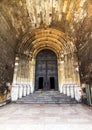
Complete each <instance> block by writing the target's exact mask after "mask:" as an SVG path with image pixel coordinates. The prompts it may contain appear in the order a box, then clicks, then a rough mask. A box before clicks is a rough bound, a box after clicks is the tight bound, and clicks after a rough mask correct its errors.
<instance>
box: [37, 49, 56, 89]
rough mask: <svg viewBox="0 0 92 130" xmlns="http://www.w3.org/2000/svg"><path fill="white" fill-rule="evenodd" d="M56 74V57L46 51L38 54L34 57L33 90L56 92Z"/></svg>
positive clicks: (51, 52) (49, 51)
mask: <svg viewBox="0 0 92 130" xmlns="http://www.w3.org/2000/svg"><path fill="white" fill-rule="evenodd" d="M57 72H58V71H57V57H56V55H55V53H54V52H53V51H51V50H47V49H46V50H42V51H41V52H39V53H38V54H37V56H36V72H35V74H36V75H35V89H36V90H39V89H42V90H50V89H52V88H53V89H54V90H57V89H58V73H57ZM40 82H41V83H40ZM52 86H53V87H52Z"/></svg>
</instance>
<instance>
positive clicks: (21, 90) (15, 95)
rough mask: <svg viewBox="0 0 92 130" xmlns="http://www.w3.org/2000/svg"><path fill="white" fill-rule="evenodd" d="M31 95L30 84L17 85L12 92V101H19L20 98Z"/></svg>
mask: <svg viewBox="0 0 92 130" xmlns="http://www.w3.org/2000/svg"><path fill="white" fill-rule="evenodd" d="M29 94H31V85H30V84H15V85H13V86H12V90H11V101H17V100H18V99H19V98H22V97H25V96H27V95H29Z"/></svg>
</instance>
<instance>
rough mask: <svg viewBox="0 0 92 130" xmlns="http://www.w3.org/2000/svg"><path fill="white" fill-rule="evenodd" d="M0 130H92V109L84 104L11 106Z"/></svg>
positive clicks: (3, 111)
mask: <svg viewBox="0 0 92 130" xmlns="http://www.w3.org/2000/svg"><path fill="white" fill-rule="evenodd" d="M0 130H92V108H91V107H89V106H86V105H82V104H59V105H57V104H14V103H12V104H9V105H6V106H3V107H1V108H0Z"/></svg>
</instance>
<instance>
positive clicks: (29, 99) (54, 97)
mask: <svg viewBox="0 0 92 130" xmlns="http://www.w3.org/2000/svg"><path fill="white" fill-rule="evenodd" d="M16 103H29V104H75V103H77V101H75V99H73V98H71V97H70V96H67V95H66V94H60V93H59V91H36V92H35V93H33V94H30V95H28V96H26V97H23V98H21V99H18V100H17V101H16Z"/></svg>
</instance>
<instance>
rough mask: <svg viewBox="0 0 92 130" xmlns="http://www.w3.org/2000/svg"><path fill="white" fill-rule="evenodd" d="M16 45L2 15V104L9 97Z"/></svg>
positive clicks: (0, 93)
mask: <svg viewBox="0 0 92 130" xmlns="http://www.w3.org/2000/svg"><path fill="white" fill-rule="evenodd" d="M15 43H16V40H15V38H14V35H13V32H12V29H11V26H10V24H9V23H8V22H7V19H5V17H4V16H3V15H1V13H0V102H2V101H5V100H6V98H8V97H9V92H10V89H11V88H10V84H11V83H12V78H13V70H14V59H15ZM7 83H8V84H7Z"/></svg>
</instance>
